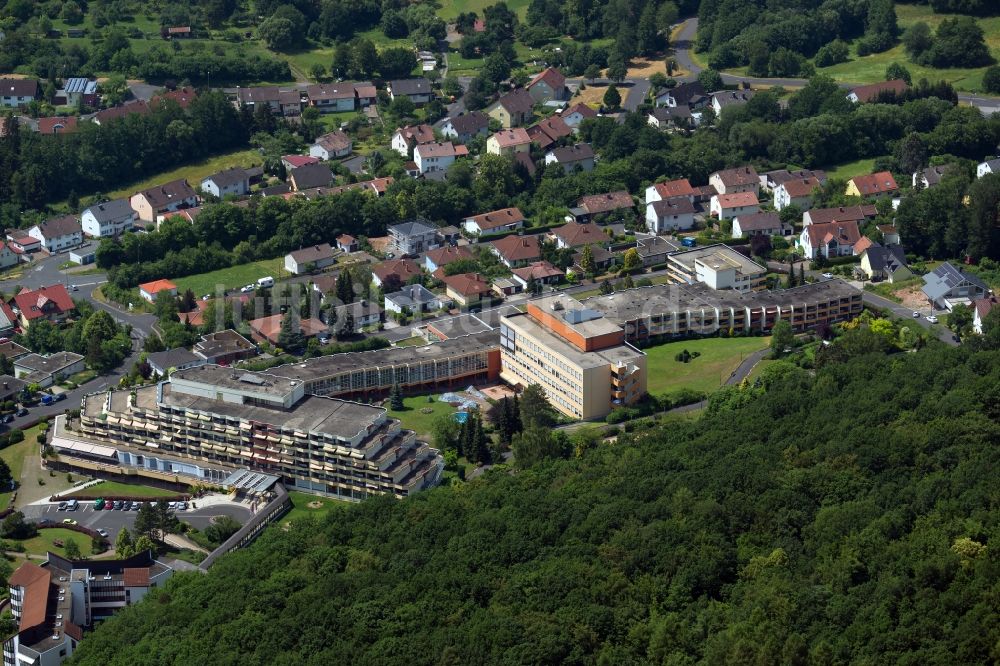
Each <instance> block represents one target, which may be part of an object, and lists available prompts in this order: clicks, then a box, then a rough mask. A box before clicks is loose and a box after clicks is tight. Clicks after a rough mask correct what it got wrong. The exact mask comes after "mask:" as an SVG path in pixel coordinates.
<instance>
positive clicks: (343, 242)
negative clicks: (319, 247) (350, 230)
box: [337, 234, 358, 253]
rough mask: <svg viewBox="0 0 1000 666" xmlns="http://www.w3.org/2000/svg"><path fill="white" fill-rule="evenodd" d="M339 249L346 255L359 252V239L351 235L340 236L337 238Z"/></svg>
mask: <svg viewBox="0 0 1000 666" xmlns="http://www.w3.org/2000/svg"><path fill="white" fill-rule="evenodd" d="M337 249H338V250H340V251H341V252H345V253H351V252H356V251H357V250H358V239H357V238H355V237H354V236H351V235H350V234H340V235H339V236H337Z"/></svg>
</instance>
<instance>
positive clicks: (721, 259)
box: [667, 243, 767, 291]
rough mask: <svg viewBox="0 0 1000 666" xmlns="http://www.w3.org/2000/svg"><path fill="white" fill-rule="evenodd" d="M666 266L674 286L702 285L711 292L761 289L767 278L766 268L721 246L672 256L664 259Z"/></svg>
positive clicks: (676, 253) (701, 248) (712, 246)
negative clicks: (677, 284) (678, 284)
mask: <svg viewBox="0 0 1000 666" xmlns="http://www.w3.org/2000/svg"><path fill="white" fill-rule="evenodd" d="M667 262H668V264H669V265H668V268H669V270H670V277H671V278H672V279H673V280H674V281H675V282H678V283H686V284H694V283H695V282H701V283H702V284H706V285H708V286H709V287H711V288H712V289H734V290H736V291H754V290H757V289H763V288H764V278H765V277H766V276H767V269H766V268H764V267H763V266H761V265H760V264H758V263H756V262H754V261H751V260H750V259H748V258H747V257H744V256H743V255H742V254H740V253H739V252H737V251H736V250H734V249H733V248H731V247H729V246H728V245H724V244H722V243H718V244H716V245H709V246H707V247H700V248H694V249H692V250H683V251H680V252H672V253H670V254H668V255H667Z"/></svg>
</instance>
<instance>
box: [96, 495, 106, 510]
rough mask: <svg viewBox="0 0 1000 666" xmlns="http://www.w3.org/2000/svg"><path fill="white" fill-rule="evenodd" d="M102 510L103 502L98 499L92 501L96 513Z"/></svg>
mask: <svg viewBox="0 0 1000 666" xmlns="http://www.w3.org/2000/svg"><path fill="white" fill-rule="evenodd" d="M103 508H104V500H103V499H100V498H99V499H96V500H94V509H95V510H96V511H100V510H101V509H103Z"/></svg>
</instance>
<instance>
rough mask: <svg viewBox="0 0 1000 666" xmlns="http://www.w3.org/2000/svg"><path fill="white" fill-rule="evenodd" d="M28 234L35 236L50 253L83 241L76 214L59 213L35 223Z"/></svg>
mask: <svg viewBox="0 0 1000 666" xmlns="http://www.w3.org/2000/svg"><path fill="white" fill-rule="evenodd" d="M28 235H29V236H32V237H34V238H37V239H38V240H39V241H41V243H42V248H44V249H45V251H46V252H48V253H50V254H55V253H56V252H61V251H62V250H68V249H69V248H71V247H76V246H77V245H80V244H81V243H83V229H82V228H81V226H80V220H79V219H77V217H76V215H60V216H59V217H52V218H49V219H48V220H45V221H44V222H42V223H41V224H36V225H35V226H33V227H31V229H29V230H28Z"/></svg>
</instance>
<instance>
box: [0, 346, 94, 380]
mask: <svg viewBox="0 0 1000 666" xmlns="http://www.w3.org/2000/svg"><path fill="white" fill-rule="evenodd" d="M86 369H87V364H86V363H85V362H84V357H83V356H82V355H80V354H75V353H73V352H68V351H61V352H55V353H54V354H47V355H44V356H43V355H41V354H27V355H26V356H22V357H21V358H19V359H17V360H16V361H14V377H16V378H17V379H20V380H21V381H23V382H25V383H27V384H37V385H38V386H39V387H41V388H48V387H50V386H52V385H53V384H55V383H57V382H61V381H62V380H63V379H65V378H67V377H72V376H73V375H75V374H77V373H79V372H83V371H84V370H86Z"/></svg>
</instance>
